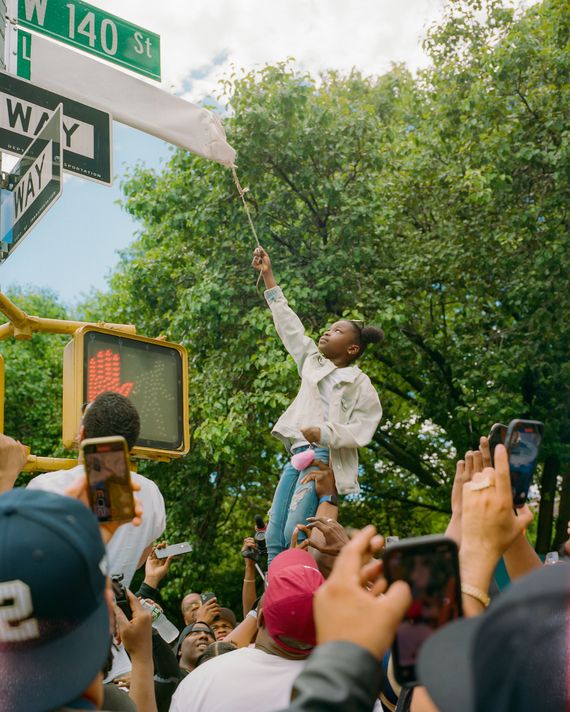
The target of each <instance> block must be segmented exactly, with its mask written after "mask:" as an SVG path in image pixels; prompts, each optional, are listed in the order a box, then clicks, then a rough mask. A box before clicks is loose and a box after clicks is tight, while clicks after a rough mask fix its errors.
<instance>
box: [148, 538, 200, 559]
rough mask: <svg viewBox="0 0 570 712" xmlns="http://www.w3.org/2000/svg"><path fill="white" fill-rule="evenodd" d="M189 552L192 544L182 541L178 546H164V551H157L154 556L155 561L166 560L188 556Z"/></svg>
mask: <svg viewBox="0 0 570 712" xmlns="http://www.w3.org/2000/svg"><path fill="white" fill-rule="evenodd" d="M191 551H192V544H190V543H189V542H187V541H182V542H180V544H171V545H170V546H165V547H164V549H157V550H156V551H155V552H154V554H155V556H156V558H157V559H166V558H167V557H168V556H182V554H189V553H190V552H191Z"/></svg>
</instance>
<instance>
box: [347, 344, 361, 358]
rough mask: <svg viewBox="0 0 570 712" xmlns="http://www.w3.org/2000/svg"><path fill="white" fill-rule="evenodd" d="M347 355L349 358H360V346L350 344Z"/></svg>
mask: <svg viewBox="0 0 570 712" xmlns="http://www.w3.org/2000/svg"><path fill="white" fill-rule="evenodd" d="M347 353H348V355H349V356H358V354H359V353H360V346H359V345H358V344H350V346H349V347H348V349H347Z"/></svg>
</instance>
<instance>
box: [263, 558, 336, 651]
mask: <svg viewBox="0 0 570 712" xmlns="http://www.w3.org/2000/svg"><path fill="white" fill-rule="evenodd" d="M324 581H325V579H324V578H323V575H322V574H321V572H320V571H319V569H318V568H317V565H316V563H315V560H314V559H313V557H312V556H311V555H310V554H309V553H307V552H306V551H303V550H302V549H287V551H283V552H281V553H280V554H279V555H278V556H276V557H275V558H274V559H273V561H272V562H271V564H270V566H269V571H268V572H267V589H266V590H265V594H264V596H263V603H262V609H263V619H264V621H265V627H266V628H267V632H268V633H269V635H270V636H271V637H272V638H273V640H274V641H275V642H276V643H277V644H278V645H279V647H281V648H283V650H286V651H288V652H290V653H306V652H308V651H309V650H310V649H311V648H313V647H314V646H315V645H316V644H317V637H316V632H315V621H314V618H313V596H314V594H315V591H316V590H317V589H318V588H319V586H320V585H321V584H323V583H324ZM295 643H299V646H298V647H296V646H295Z"/></svg>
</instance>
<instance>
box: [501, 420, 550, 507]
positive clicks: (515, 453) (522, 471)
mask: <svg viewBox="0 0 570 712" xmlns="http://www.w3.org/2000/svg"><path fill="white" fill-rule="evenodd" d="M543 433H544V423H541V422H540V421H538V420H511V422H510V423H509V427H508V428H507V434H506V436H505V447H506V448H507V452H508V454H509V471H510V474H511V486H512V488H513V504H514V506H515V508H517V509H520V507H523V506H524V505H525V504H526V501H527V499H528V491H529V488H530V485H531V482H532V477H533V475H534V471H535V470H536V465H537V463H538V453H539V451H540V445H541V443H542V436H543Z"/></svg>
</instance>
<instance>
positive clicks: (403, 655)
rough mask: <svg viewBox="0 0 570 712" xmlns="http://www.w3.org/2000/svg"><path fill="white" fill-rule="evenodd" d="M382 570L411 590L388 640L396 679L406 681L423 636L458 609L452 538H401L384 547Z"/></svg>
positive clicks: (458, 582)
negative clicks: (391, 637)
mask: <svg viewBox="0 0 570 712" xmlns="http://www.w3.org/2000/svg"><path fill="white" fill-rule="evenodd" d="M384 575H385V576H386V579H387V580H388V583H390V584H391V583H393V582H394V581H406V582H407V583H408V584H409V586H410V589H411V591H412V597H413V601H412V605H411V606H410V607H409V609H408V611H407V612H406V615H405V616H404V620H403V621H402V622H401V623H400V625H399V626H398V631H397V633H396V638H395V640H394V644H393V646H392V660H393V662H394V673H395V676H396V680H397V681H398V683H399V684H400V685H402V686H404V687H412V686H413V685H416V684H417V682H418V681H417V678H416V660H417V658H418V654H419V651H420V648H421V646H422V644H423V642H424V641H425V640H426V639H427V638H429V636H430V635H431V634H432V633H433V632H434V631H436V630H437V629H438V628H440V627H441V626H442V625H445V624H446V623H449V622H450V621H452V620H455V619H456V618H459V617H460V616H462V615H463V608H462V605H461V580H460V576H459V558H458V550H457V544H456V543H455V542H454V541H453V540H452V539H449V538H448V537H445V536H422V537H415V538H413V539H401V540H400V541H399V542H395V543H393V544H391V545H390V546H389V547H387V548H386V551H385V553H384Z"/></svg>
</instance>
